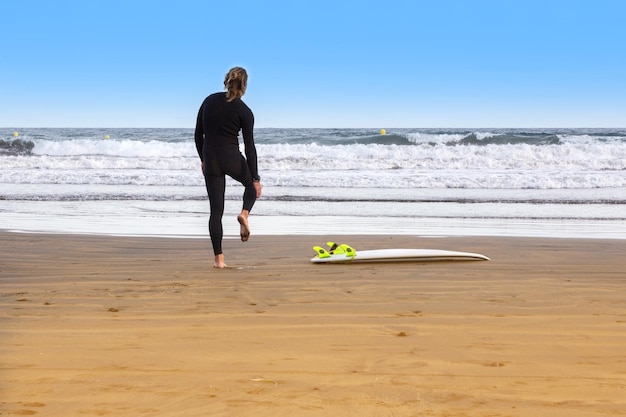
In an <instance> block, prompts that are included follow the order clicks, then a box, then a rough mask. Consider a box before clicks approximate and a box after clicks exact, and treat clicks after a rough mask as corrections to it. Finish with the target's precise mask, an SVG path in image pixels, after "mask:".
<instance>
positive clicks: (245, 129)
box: [241, 111, 259, 179]
mask: <svg viewBox="0 0 626 417" xmlns="http://www.w3.org/2000/svg"><path fill="white" fill-rule="evenodd" d="M253 131H254V115H253V114H252V111H248V112H246V114H245V115H244V117H243V120H242V124H241V133H242V135H243V143H244V145H245V152H246V161H247V162H248V168H249V169H250V174H252V178H253V179H255V178H258V177H259V168H258V162H257V155H256V146H255V145H254V133H253Z"/></svg>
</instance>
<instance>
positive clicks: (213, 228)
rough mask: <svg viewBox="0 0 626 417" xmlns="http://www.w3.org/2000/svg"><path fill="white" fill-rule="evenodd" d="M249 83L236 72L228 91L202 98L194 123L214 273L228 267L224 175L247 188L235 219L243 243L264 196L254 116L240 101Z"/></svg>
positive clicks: (239, 70) (226, 84)
mask: <svg viewBox="0 0 626 417" xmlns="http://www.w3.org/2000/svg"><path fill="white" fill-rule="evenodd" d="M247 83H248V74H247V72H246V70H245V69H243V68H241V67H234V68H232V69H231V70H230V71H228V74H226V77H225V78H224V87H225V88H226V92H220V93H214V94H211V95H210V96H208V97H207V98H206V99H204V101H203V102H202V105H201V106H200V110H199V111H198V118H197V121H196V131H195V134H194V137H195V141H196V149H197V151H198V155H199V156H200V160H201V161H202V173H203V175H204V180H205V184H206V190H207V194H208V196H209V206H210V209H211V213H210V215H209V234H210V236H211V244H212V245H213V253H214V255H215V263H214V264H213V266H214V267H215V268H225V267H226V263H225V262H224V254H223V252H222V237H223V234H224V232H223V229H222V216H223V215H224V193H225V190H226V175H228V176H230V177H231V178H233V179H235V180H237V181H239V182H240V183H241V184H242V185H243V186H244V193H243V207H242V210H241V213H240V214H239V215H238V216H237V222H239V230H240V235H241V240H242V241H243V242H245V241H247V240H248V238H249V237H250V227H249V224H248V216H249V215H250V210H252V206H253V205H254V203H255V201H256V199H257V198H260V197H261V178H260V177H259V171H258V166H257V154H256V147H255V145H254V136H253V128H254V115H253V114H252V111H251V110H250V108H249V107H248V106H247V105H246V104H245V103H244V102H243V101H242V100H241V97H242V96H243V95H244V94H245V92H246V87H247ZM239 131H241V132H242V135H243V142H244V145H245V154H246V156H245V157H244V156H243V155H242V154H241V152H240V151H239V139H238V136H239Z"/></svg>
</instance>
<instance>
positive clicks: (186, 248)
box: [0, 232, 626, 417]
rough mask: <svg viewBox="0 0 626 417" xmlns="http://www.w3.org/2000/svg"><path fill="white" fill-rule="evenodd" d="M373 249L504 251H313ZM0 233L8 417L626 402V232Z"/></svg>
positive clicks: (332, 416)
mask: <svg viewBox="0 0 626 417" xmlns="http://www.w3.org/2000/svg"><path fill="white" fill-rule="evenodd" d="M327 240H335V241H342V242H346V243H350V244H352V246H354V247H355V248H357V250H358V249H374V248H394V247H396V248H398V247H409V248H433V249H449V250H460V251H469V252H478V253H482V254H485V255H487V256H489V257H490V258H491V261H465V262H460V261H454V262H430V263H426V262H411V263H390V264H349V265H314V264H311V263H310V262H309V259H310V258H311V257H312V256H313V255H314V252H313V251H312V249H311V247H312V246H313V245H314V244H323V243H325V242H326V241H327ZM208 248H209V242H208V239H167V238H139V237H111V236H108V237H107V236H90V235H44V234H19V233H7V232H0V295H1V298H0V323H1V327H0V337H1V339H0V340H1V343H0V368H1V370H0V372H1V378H0V415H40V416H89V415H95V416H107V415H114V416H141V415H150V416H177V417H180V416H274V417H276V416H278V417H280V416H329V417H337V416H359V417H366V416H394V417H405V416H407V417H408V416H528V417H537V416H550V417H555V416H563V417H565V416H567V417H575V416H580V417H583V416H584V417H593V416H617V415H626V355H625V353H624V352H626V309H625V306H626V257H625V256H624V255H625V254H626V240H601V239H588V240H585V239H576V240H572V239H542V238H503V237H498V238H493V237H446V238H418V237H411V236H393V237H381V236H372V237H367V236H352V237H350V236H339V237H338V236H321V237H316V236H302V237H299V236H254V235H253V236H252V238H251V240H250V241H249V242H247V243H245V244H244V243H241V242H239V241H237V240H235V239H228V240H226V241H225V243H224V248H225V253H226V260H227V262H228V263H229V265H230V267H231V268H229V269H228V270H215V269H213V268H212V267H211V265H212V256H211V255H210V254H209V250H208Z"/></svg>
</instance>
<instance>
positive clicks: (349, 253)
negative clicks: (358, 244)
mask: <svg viewBox="0 0 626 417" xmlns="http://www.w3.org/2000/svg"><path fill="white" fill-rule="evenodd" d="M339 247H340V248H341V250H342V251H343V252H344V253H345V254H346V257H348V258H354V257H355V256H356V251H355V250H354V248H353V247H352V246H348V245H346V244H343V245H339Z"/></svg>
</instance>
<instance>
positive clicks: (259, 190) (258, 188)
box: [252, 181, 263, 198]
mask: <svg viewBox="0 0 626 417" xmlns="http://www.w3.org/2000/svg"><path fill="white" fill-rule="evenodd" d="M252 184H253V185H254V189H255V190H256V198H261V193H262V191H263V187H262V186H261V181H255V182H253V183H252Z"/></svg>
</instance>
